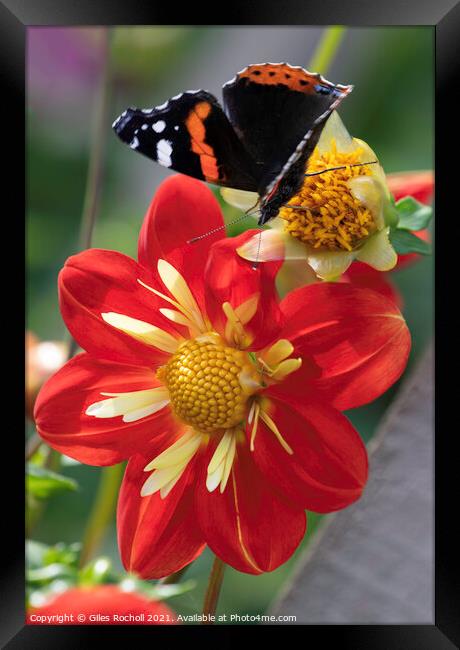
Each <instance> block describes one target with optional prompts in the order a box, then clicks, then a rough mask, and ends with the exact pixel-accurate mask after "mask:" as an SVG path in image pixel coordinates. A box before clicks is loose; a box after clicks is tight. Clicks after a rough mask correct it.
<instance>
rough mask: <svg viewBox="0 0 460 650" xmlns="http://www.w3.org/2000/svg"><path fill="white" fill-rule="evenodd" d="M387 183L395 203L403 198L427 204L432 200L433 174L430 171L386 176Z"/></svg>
mask: <svg viewBox="0 0 460 650" xmlns="http://www.w3.org/2000/svg"><path fill="white" fill-rule="evenodd" d="M387 183H388V187H389V189H390V192H391V193H392V194H393V195H394V197H395V199H396V201H399V199H402V198H404V197H405V196H413V197H414V199H416V200H417V201H420V202H421V203H427V204H428V203H431V200H432V198H433V192H434V174H433V172H432V171H416V172H397V173H395V174H387Z"/></svg>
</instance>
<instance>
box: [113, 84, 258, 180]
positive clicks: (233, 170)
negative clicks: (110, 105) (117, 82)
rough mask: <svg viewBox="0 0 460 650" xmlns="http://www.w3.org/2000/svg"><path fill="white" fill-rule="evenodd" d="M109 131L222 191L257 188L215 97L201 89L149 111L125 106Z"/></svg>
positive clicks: (252, 170) (248, 161)
mask: <svg viewBox="0 0 460 650" xmlns="http://www.w3.org/2000/svg"><path fill="white" fill-rule="evenodd" d="M113 129H114V131H115V133H116V134H117V135H118V137H119V138H120V139H121V140H122V141H123V142H125V143H126V144H128V145H129V146H130V147H131V148H132V149H135V150H136V151H138V152H140V153H142V154H144V155H145V156H147V157H148V158H150V159H151V160H154V161H156V162H157V163H159V164H160V165H163V166H165V167H169V168H170V169H174V170H175V171H177V172H181V173H182V174H187V175H188V176H193V177H194V178H198V179H200V180H205V181H207V182H209V183H215V184H217V185H223V186H225V187H233V188H236V189H241V190H250V191H256V189H257V185H258V180H259V179H258V177H257V175H258V174H260V172H258V171H257V167H256V166H255V165H254V163H253V161H252V160H251V157H250V155H249V154H248V153H247V151H246V150H245V148H244V146H243V144H242V143H241V142H240V140H239V139H238V137H237V135H236V133H235V131H234V129H233V127H232V125H231V124H230V122H229V121H228V119H227V117H226V115H225V113H224V112H223V110H222V108H221V107H220V105H219V103H218V101H217V99H216V98H215V97H214V96H213V95H211V94H210V93H208V92H206V91H204V90H198V91H188V92H185V93H182V94H181V95H177V96H176V97H173V98H172V99H170V100H169V101H167V102H165V103H164V104H162V105H161V106H156V107H154V108H149V109H137V108H128V109H127V110H125V111H124V112H123V113H122V114H121V115H120V116H119V117H118V118H117V119H116V120H115V122H114V123H113Z"/></svg>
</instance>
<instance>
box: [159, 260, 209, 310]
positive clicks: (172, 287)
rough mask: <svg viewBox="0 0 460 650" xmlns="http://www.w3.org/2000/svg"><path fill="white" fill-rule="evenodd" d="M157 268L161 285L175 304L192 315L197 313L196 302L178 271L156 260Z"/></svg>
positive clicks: (163, 261)
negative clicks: (174, 300) (170, 295)
mask: <svg viewBox="0 0 460 650" xmlns="http://www.w3.org/2000/svg"><path fill="white" fill-rule="evenodd" d="M157 268H158V274H159V276H160V278H161V280H162V282H163V284H164V285H165V287H166V288H167V289H168V291H169V292H170V293H171V294H172V295H173V296H174V298H175V299H176V300H177V302H178V303H179V304H180V305H183V306H184V307H185V308H186V309H188V310H190V311H191V312H193V313H194V312H199V311H200V309H199V307H198V305H197V303H196V300H195V298H194V297H193V294H192V292H191V291H190V289H189V286H188V284H187V282H186V281H185V280H184V278H183V277H182V275H181V274H180V273H179V271H177V269H175V268H174V266H172V264H170V263H169V262H167V261H166V260H158V264H157Z"/></svg>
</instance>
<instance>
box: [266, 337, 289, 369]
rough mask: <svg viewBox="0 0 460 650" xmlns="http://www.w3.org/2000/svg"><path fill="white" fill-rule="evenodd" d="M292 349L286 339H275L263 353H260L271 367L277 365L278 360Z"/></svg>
mask: <svg viewBox="0 0 460 650" xmlns="http://www.w3.org/2000/svg"><path fill="white" fill-rule="evenodd" d="M293 351H294V346H293V345H292V343H291V342H290V341H288V340H287V339H280V340H279V341H276V343H274V344H273V345H272V346H271V347H270V348H269V349H268V350H267V351H266V352H264V354H263V355H262V358H263V360H264V361H265V363H266V364H267V365H269V366H271V367H272V368H274V367H275V366H277V365H278V364H279V362H280V361H283V360H284V359H287V358H288V357H290V356H291V354H292V353H293Z"/></svg>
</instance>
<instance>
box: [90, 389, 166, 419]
mask: <svg viewBox="0 0 460 650" xmlns="http://www.w3.org/2000/svg"><path fill="white" fill-rule="evenodd" d="M101 395H103V396H104V397H109V398H110V399H104V400H101V401H99V402H94V403H93V404H90V406H88V408H87V409H86V411H85V413H86V415H90V416H93V417H96V418H113V417H117V416H119V415H123V421H124V422H134V421H135V420H140V419H141V418H143V417H146V416H147V415H151V414H153V413H156V412H157V411H160V410H161V409H162V408H164V407H165V406H166V405H167V404H168V403H169V394H168V391H167V389H166V388H164V387H163V386H161V387H159V388H152V389H148V390H138V391H133V392H129V393H101Z"/></svg>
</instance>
